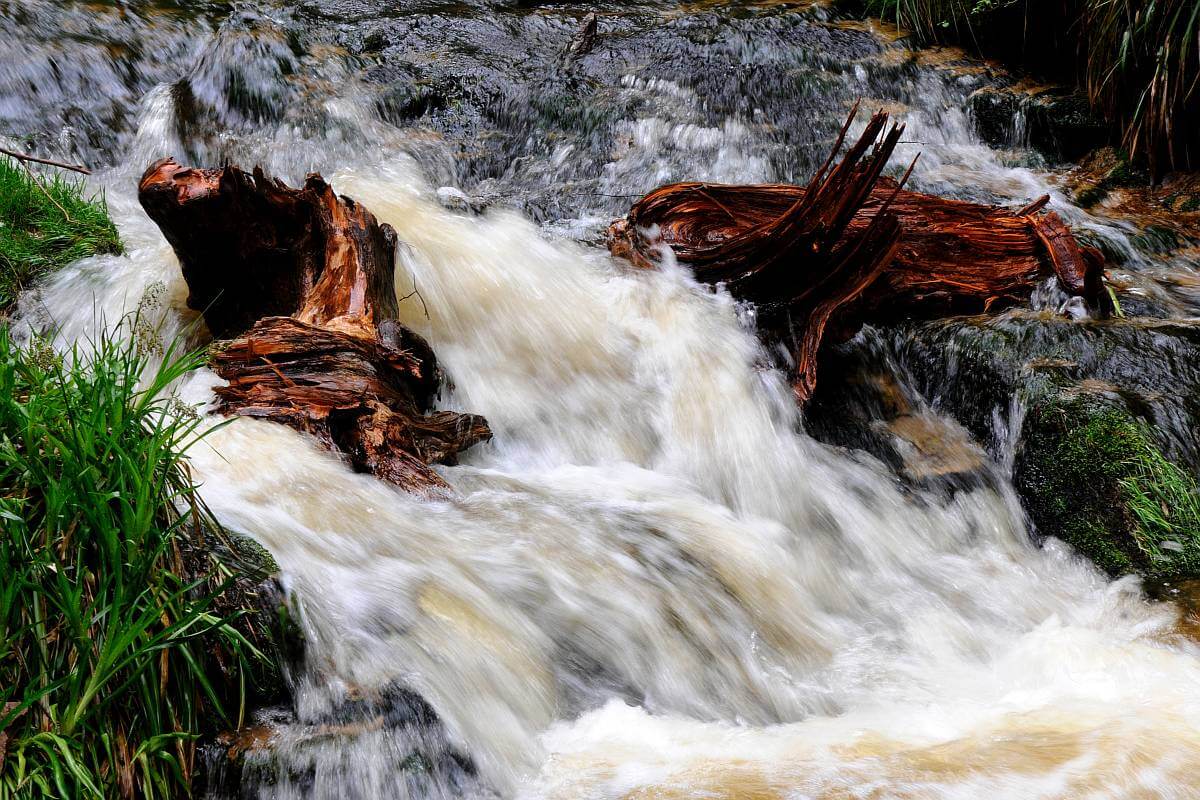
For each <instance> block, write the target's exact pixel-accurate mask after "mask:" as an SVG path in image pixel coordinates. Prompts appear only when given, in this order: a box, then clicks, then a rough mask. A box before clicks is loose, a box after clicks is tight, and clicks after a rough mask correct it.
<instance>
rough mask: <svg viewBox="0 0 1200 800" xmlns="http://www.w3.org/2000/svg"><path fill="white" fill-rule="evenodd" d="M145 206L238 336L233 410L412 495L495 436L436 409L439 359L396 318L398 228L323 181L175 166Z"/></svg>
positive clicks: (150, 187) (150, 191) (144, 184)
mask: <svg viewBox="0 0 1200 800" xmlns="http://www.w3.org/2000/svg"><path fill="white" fill-rule="evenodd" d="M138 197H139V199H140V201H141V203H142V206H143V208H145V209H146V213H147V214H149V215H150V218H151V219H153V220H154V221H155V222H156V223H157V224H158V226H159V227H160V228H161V229H162V231H163V233H164V235H165V236H166V238H167V241H169V242H170V243H171V246H172V247H173V248H174V249H175V252H176V254H177V255H178V256H179V262H180V266H181V267H182V269H183V276H184V279H185V280H186V281H187V284H188V289H189V291H190V294H189V297H188V305H189V306H190V307H191V308H193V309H196V310H198V311H201V312H202V313H203V314H204V319H205V322H206V323H207V324H208V327H209V329H210V330H211V331H212V333H213V335H214V336H216V337H217V338H218V339H225V340H226V341H221V342H219V343H218V345H217V346H216V347H215V348H214V352H213V356H212V366H213V369H214V370H215V371H216V372H217V374H218V375H220V376H221V377H222V378H224V379H225V380H227V381H228V385H227V386H222V387H219V388H217V389H216V394H217V396H218V398H219V401H220V402H219V406H218V407H219V410H220V411H221V412H222V413H225V414H237V415H241V416H250V417H260V418H264V419H270V420H273V421H276V422H281V423H283V424H285V425H290V426H291V427H293V428H296V429H298V430H302V431H305V432H306V433H310V434H312V435H314V436H316V437H317V438H318V439H319V440H320V441H321V442H322V443H323V444H324V445H325V446H327V447H329V448H330V449H333V450H337V451H340V452H342V453H344V454H346V456H347V457H348V458H349V460H350V462H351V463H352V464H353V465H354V467H355V468H356V469H359V470H362V471H365V472H370V473H372V474H375V475H377V476H379V477H380V478H383V479H385V480H388V481H390V482H392V483H394V484H396V485H397V486H400V487H402V488H405V489H409V490H430V489H439V488H444V487H445V483H444V482H443V481H442V479H441V478H440V477H439V476H438V475H437V473H436V472H434V471H433V469H432V468H431V467H430V466H429V465H430V464H432V463H453V461H454V459H455V458H456V456H457V454H458V453H459V452H461V451H462V450H465V449H466V448H468V447H470V446H472V445H473V444H476V443H477V442H480V441H483V440H485V439H488V438H490V437H491V432H490V431H489V430H488V427H487V423H486V421H485V420H484V419H483V418H482V417H479V416H475V415H472V414H457V413H454V412H449V411H440V412H433V411H431V408H432V404H433V399H434V396H435V394H436V392H437V388H438V383H439V375H438V371H437V362H436V360H435V358H434V355H433V351H432V350H431V349H430V347H429V345H428V344H427V343H426V342H425V341H424V340H423V339H421V337H419V336H417V335H416V334H415V333H413V332H412V331H409V330H408V329H406V328H404V327H402V326H401V325H400V324H399V323H397V322H395V320H394V319H393V317H394V316H395V314H396V309H397V302H396V293H395V286H394V283H393V274H394V265H395V259H396V246H397V242H396V234H395V231H394V230H392V228H391V227H390V226H389V225H386V224H380V223H379V222H378V221H377V220H376V219H375V217H374V216H373V215H372V214H371V213H370V212H369V211H367V210H366V209H365V208H363V207H362V206H361V205H358V204H357V203H355V202H354V201H353V200H351V199H350V198H347V197H341V196H338V195H337V194H336V193H334V191H333V189H332V188H331V187H330V186H329V184H327V183H326V182H325V181H324V180H323V179H322V178H321V177H320V176H319V175H312V176H309V178H308V180H307V181H305V184H304V186H303V188H300V189H292V188H290V187H288V186H286V185H284V184H283V183H281V182H280V181H277V180H270V179H268V178H267V177H266V176H265V175H263V173H262V171H261V170H259V169H255V171H254V174H253V175H252V176H251V175H248V174H246V173H245V172H243V171H242V170H240V169H238V168H237V167H233V166H229V167H225V168H224V169H219V170H217V169H191V168H186V167H183V166H180V165H179V164H178V163H176V162H175V161H174V160H171V159H166V160H163V161H159V162H157V163H155V164H153V165H152V166H151V167H150V169H149V170H147V171H146V174H145V175H144V176H143V177H142V180H141V183H140V185H139V194H138Z"/></svg>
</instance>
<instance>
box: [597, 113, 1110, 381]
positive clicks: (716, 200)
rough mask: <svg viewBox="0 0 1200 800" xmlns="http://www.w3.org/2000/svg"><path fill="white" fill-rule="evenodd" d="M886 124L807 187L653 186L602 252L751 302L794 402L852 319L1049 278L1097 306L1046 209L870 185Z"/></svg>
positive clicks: (1085, 264)
mask: <svg viewBox="0 0 1200 800" xmlns="http://www.w3.org/2000/svg"><path fill="white" fill-rule="evenodd" d="M853 116H854V115H853V113H852V114H851V118H850V119H851V120H852V119H853ZM886 121H887V116H886V114H883V113H878V114H876V115H875V116H874V117H872V119H871V122H870V123H869V124H868V125H867V128H866V129H865V131H864V132H863V134H862V136H861V137H860V138H859V140H858V141H857V142H856V143H855V144H854V145H853V146H852V147H850V148H849V149H848V151H847V152H846V155H845V156H844V157H843V159H842V161H841V163H840V164H839V165H838V166H837V167H835V168H834V169H833V170H829V163H830V162H832V160H833V158H834V155H836V153H837V152H838V150H840V148H841V145H842V141H843V138H844V136H845V132H846V129H845V128H843V132H842V136H841V137H839V139H838V142H837V144H836V145H835V147H834V151H833V155H831V156H830V160H829V162H827V163H826V165H825V166H824V167H822V169H821V170H820V171H818V173H817V176H816V177H815V178H814V179H813V180H812V181H810V182H809V184H808V185H807V186H793V185H787V184H765V185H755V186H727V185H719V184H703V183H677V184H670V185H667V186H663V187H660V188H658V189H656V190H654V191H653V192H651V193H650V194H648V195H646V196H645V197H644V198H642V199H641V200H639V201H638V202H637V203H636V204H634V206H633V208H632V209H631V210H630V212H629V215H628V216H627V217H626V218H625V219H622V220H618V221H617V222H616V223H614V224H613V226H612V229H611V230H610V240H609V241H610V247H611V249H612V251H613V253H614V254H616V255H619V256H623V257H626V258H629V259H630V260H631V261H633V262H634V263H635V264H637V265H639V266H642V267H653V266H656V265H657V264H658V263H659V262H660V260H661V258H662V247H663V246H666V247H669V248H670V249H671V251H673V253H674V255H675V257H676V258H677V259H678V260H679V261H680V262H682V263H684V264H686V265H687V266H689V267H690V268H691V269H692V271H693V272H694V274H695V275H696V277H697V278H698V279H699V280H701V281H704V282H706V283H713V284H717V283H721V284H724V285H726V286H727V287H728V289H729V291H730V292H731V293H732V294H733V295H734V296H735V297H738V298H741V299H745V300H750V301H752V302H754V303H755V304H756V306H757V307H758V309H759V327H760V330H761V331H762V332H763V333H764V335H765V336H766V337H767V338H769V339H771V340H778V341H781V342H783V343H784V344H785V345H786V346H787V347H788V348H789V349H790V351H791V353H792V357H793V359H794V368H795V384H794V386H795V389H796V394H797V397H798V398H799V399H800V400H801V401H802V402H803V401H804V400H806V399H807V398H808V396H809V395H810V394H811V392H812V389H813V386H814V385H815V380H816V363H817V356H818V353H819V350H820V346H821V343H822V341H823V340H825V339H827V338H832V339H833V340H844V339H845V338H848V337H849V336H852V335H853V334H854V332H855V331H857V330H858V328H859V327H860V326H861V324H862V322H863V321H866V320H872V321H882V320H886V319H893V318H897V317H903V316H918V317H935V316H944V315H947V314H956V313H977V312H982V311H988V310H992V309H994V308H998V307H1001V306H1004V305H1011V304H1013V303H1017V302H1021V301H1023V300H1027V299H1028V298H1029V296H1030V294H1031V293H1032V291H1033V289H1034V287H1035V286H1036V285H1037V284H1038V283H1039V282H1040V281H1042V280H1043V279H1044V278H1046V277H1048V276H1050V275H1057V277H1058V280H1059V283H1060V285H1061V286H1062V287H1063V289H1064V290H1066V291H1067V292H1069V293H1071V294H1075V295H1081V296H1083V297H1085V298H1086V299H1087V300H1088V301H1089V303H1091V304H1092V305H1093V306H1096V307H1099V306H1100V305H1101V303H1102V302H1103V297H1102V290H1103V287H1102V272H1103V271H1102V257H1101V256H1100V254H1099V253H1098V252H1097V251H1095V250H1094V249H1092V248H1082V247H1080V246H1079V244H1078V243H1077V242H1076V241H1075V239H1074V237H1073V236H1072V235H1071V232H1070V230H1069V229H1068V228H1067V226H1066V225H1065V223H1063V221H1062V220H1061V219H1060V218H1059V217H1058V215H1057V214H1053V213H1048V214H1039V213H1038V212H1040V210H1041V209H1042V207H1043V206H1044V205H1045V203H1046V201H1047V200H1048V198H1040V199H1039V200H1038V201H1036V202H1034V203H1031V204H1030V205H1028V206H1026V207H1025V208H1023V209H1021V210H1020V211H1017V212H1014V211H1009V210H1007V209H1003V208H997V207H993V206H985V205H980V204H977V203H968V202H963V201H959V200H949V199H946V198H941V197H934V196H931V195H926V194H920V193H918V192H911V191H907V190H905V189H903V188H902V183H903V181H901V182H899V183H898V182H896V181H894V180H892V179H890V178H885V177H882V176H881V172H882V169H883V167H884V165H885V163H886V162H887V160H888V158H889V157H890V155H891V153H892V150H893V148H894V145H895V141H896V137H897V136H898V133H897V129H896V128H895V127H894V126H893V128H892V130H891V131H890V132H889V133H888V134H886V135H885V134H884V129H885V126H886ZM849 123H850V121H849V120H848V121H847V127H848V126H849ZM884 231H891V232H892V233H891V234H890V238H888V237H887V236H885V235H884ZM885 238H887V239H888V241H887V243H886V244H885V243H884V241H883V240H884V239H885ZM818 309H819V312H818ZM827 328H828V329H829V332H832V333H833V335H832V336H827Z"/></svg>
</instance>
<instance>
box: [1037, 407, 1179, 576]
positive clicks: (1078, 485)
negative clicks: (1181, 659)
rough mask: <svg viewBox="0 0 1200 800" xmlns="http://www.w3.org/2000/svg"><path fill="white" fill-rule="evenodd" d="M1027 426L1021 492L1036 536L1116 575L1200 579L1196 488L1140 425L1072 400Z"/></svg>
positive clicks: (1040, 411)
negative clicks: (1052, 540)
mask: <svg viewBox="0 0 1200 800" xmlns="http://www.w3.org/2000/svg"><path fill="white" fill-rule="evenodd" d="M1026 426H1027V427H1026V437H1025V440H1024V446H1023V447H1024V449H1023V453H1022V456H1021V459H1020V461H1019V464H1018V470H1017V482H1018V484H1019V486H1020V488H1021V490H1022V494H1023V496H1024V497H1025V498H1026V501H1027V504H1028V507H1029V512H1030V515H1031V516H1032V517H1033V520H1034V522H1035V524H1036V525H1037V527H1038V529H1039V531H1041V532H1042V533H1044V534H1049V535H1053V536H1057V537H1059V538H1061V539H1063V540H1064V541H1066V542H1067V543H1068V544H1070V545H1071V546H1072V547H1074V548H1075V549H1076V550H1078V551H1079V552H1081V553H1083V554H1084V555H1086V556H1087V557H1088V558H1090V559H1091V560H1092V561H1094V562H1095V563H1096V564H1097V565H1098V566H1099V567H1101V568H1102V569H1104V570H1105V571H1106V572H1108V573H1110V574H1112V575H1121V574H1125V573H1129V572H1137V573H1139V574H1143V575H1147V576H1153V577H1181V576H1187V575H1196V574H1200V494H1198V493H1197V485H1196V480H1195V478H1194V477H1193V476H1191V475H1190V474H1188V473H1187V472H1185V471H1184V470H1183V469H1181V468H1180V467H1179V466H1177V465H1176V464H1174V463H1173V462H1171V461H1170V460H1169V459H1167V458H1166V457H1165V456H1164V455H1163V454H1162V451H1161V450H1160V449H1159V447H1158V445H1157V444H1156V442H1155V441H1154V438H1153V436H1152V434H1151V432H1150V430H1149V428H1148V427H1147V426H1146V425H1145V424H1144V423H1143V422H1141V421H1139V420H1137V419H1135V418H1134V417H1133V416H1131V415H1130V414H1128V413H1127V412H1125V411H1124V410H1122V409H1118V408H1115V407H1112V406H1108V405H1104V404H1103V403H1100V402H1099V401H1096V400H1084V399H1079V398H1076V399H1071V400H1066V401H1053V402H1049V403H1046V404H1044V405H1041V406H1039V407H1036V408H1035V409H1033V410H1032V411H1031V412H1030V415H1029V418H1028V419H1027V420H1026Z"/></svg>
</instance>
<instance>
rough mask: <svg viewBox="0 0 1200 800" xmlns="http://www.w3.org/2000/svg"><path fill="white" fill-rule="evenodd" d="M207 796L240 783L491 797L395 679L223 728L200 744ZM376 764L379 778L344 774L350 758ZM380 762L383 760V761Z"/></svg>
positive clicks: (292, 789)
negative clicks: (371, 780)
mask: <svg viewBox="0 0 1200 800" xmlns="http://www.w3.org/2000/svg"><path fill="white" fill-rule="evenodd" d="M203 759H204V765H203V769H202V772H203V775H204V778H205V780H204V782H203V785H202V787H201V788H200V790H199V791H198V792H197V796H199V797H202V798H205V799H206V800H226V799H227V798H228V799H230V800H232V798H240V797H242V796H244V795H243V792H244V788H243V787H263V786H271V787H275V789H276V790H277V791H279V793H280V794H281V795H283V796H289V797H291V796H301V797H305V796H312V795H313V793H314V792H317V793H319V794H320V795H321V796H325V795H324V793H325V792H328V791H330V789H331V788H332V787H333V786H339V785H340V789H341V791H340V794H339V796H341V797H343V798H345V799H346V800H375V798H379V797H432V796H441V795H440V793H439V792H440V791H444V790H446V789H447V788H450V789H453V790H454V795H453V796H470V797H481V798H482V797H490V796H492V795H490V794H489V793H488V791H487V789H486V787H484V786H482V784H481V782H480V780H479V778H478V775H477V773H476V769H475V765H474V764H473V763H472V761H471V760H470V758H468V757H467V756H465V755H463V754H462V753H461V752H459V750H457V749H456V748H455V747H454V746H452V745H451V744H450V743H449V740H448V738H447V736H446V733H445V731H444V729H443V727H442V723H441V721H440V720H439V719H438V717H437V714H436V713H435V712H434V711H433V709H432V707H430V706H429V704H428V703H426V702H425V701H424V699H422V698H421V697H420V696H419V695H417V694H415V693H414V692H412V691H411V690H409V689H407V688H406V687H404V686H402V685H400V684H392V685H389V686H385V687H383V688H381V689H377V690H373V691H367V690H363V689H359V688H351V689H349V690H348V691H347V692H346V693H345V695H344V696H343V697H341V698H337V699H335V700H334V702H333V703H332V704H331V705H330V706H329V707H327V708H323V709H319V710H316V711H311V712H308V713H305V714H300V713H297V711H295V710H293V709H290V708H283V707H278V708H271V709H265V710H263V711H261V712H259V713H258V714H256V715H255V717H254V719H253V721H252V722H251V723H250V724H248V725H247V726H246V727H245V728H243V729H241V730H237V731H229V732H227V733H224V734H222V735H221V736H220V737H218V738H217V739H216V740H215V741H213V742H211V743H209V744H208V745H207V746H206V747H205V748H204V750H203ZM362 759H371V760H375V761H378V762H379V763H380V769H378V770H377V771H375V773H374V774H376V775H378V776H379V784H378V785H371V786H361V785H357V784H355V783H354V782H352V781H350V780H348V777H349V776H351V775H353V774H355V762H356V760H362ZM385 765H386V766H385Z"/></svg>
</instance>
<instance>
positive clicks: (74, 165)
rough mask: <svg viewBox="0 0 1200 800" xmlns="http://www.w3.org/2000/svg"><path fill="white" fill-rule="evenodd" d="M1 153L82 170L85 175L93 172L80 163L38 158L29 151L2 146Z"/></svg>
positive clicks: (25, 159)
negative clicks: (19, 150) (65, 162)
mask: <svg viewBox="0 0 1200 800" xmlns="http://www.w3.org/2000/svg"><path fill="white" fill-rule="evenodd" d="M0 153H3V154H4V155H6V156H11V157H13V158H15V159H17V160H18V161H26V162H28V161H32V162H34V163H35V164H45V165H47V166H50V167H58V168H60V169H69V170H72V171H74V172H82V173H83V174H84V175H91V174H92V171H91V170H90V169H88V168H87V167H84V166H81V165H79V164H64V163H63V162H61V161H51V160H50V159H48V158H38V157H37V156H31V155H29V154H28V153H18V152H17V151H16V150H9V149H7V148H4V147H0Z"/></svg>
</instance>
